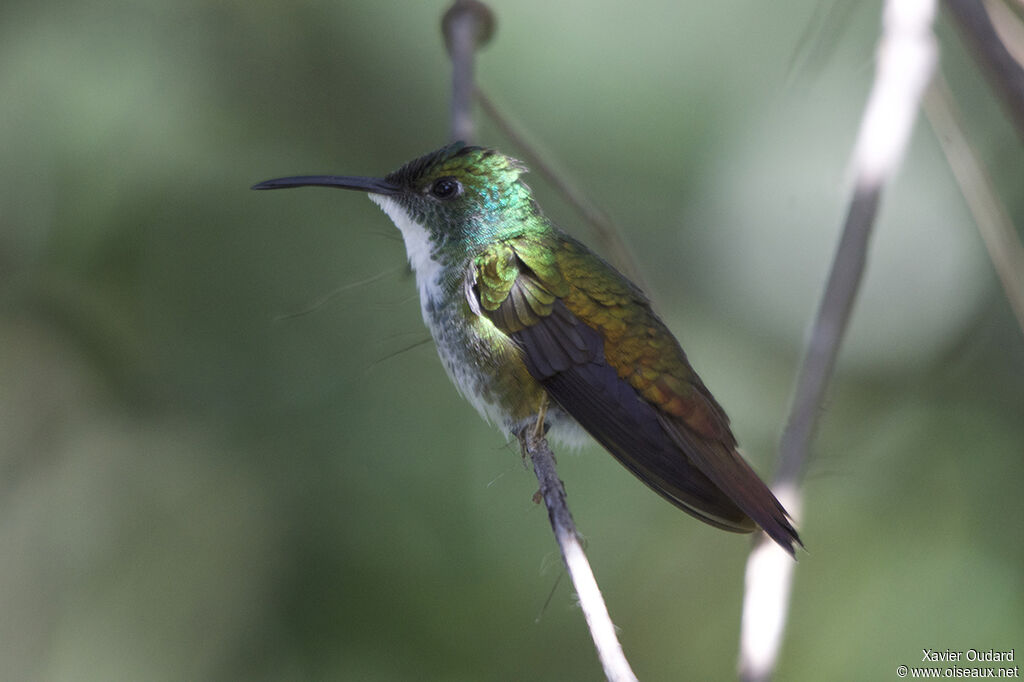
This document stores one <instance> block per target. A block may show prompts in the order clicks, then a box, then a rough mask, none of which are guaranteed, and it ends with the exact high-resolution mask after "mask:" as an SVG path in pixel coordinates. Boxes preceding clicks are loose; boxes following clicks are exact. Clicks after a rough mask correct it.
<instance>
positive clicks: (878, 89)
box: [740, 0, 938, 680]
mask: <svg viewBox="0 0 1024 682" xmlns="http://www.w3.org/2000/svg"><path fill="white" fill-rule="evenodd" d="M934 16H935V0H888V2H886V5H885V9H884V15H883V20H882V38H881V41H880V44H879V48H878V60H877V65H876V71H875V81H874V84H873V86H872V89H871V94H870V96H869V98H868V102H867V105H866V107H865V110H864V115H863V118H862V119H861V128H860V133H859V135H858V138H857V142H856V145H855V147H854V150H853V161H852V171H853V175H854V188H853V197H852V199H851V201H850V207H849V210H848V212H847V216H846V222H845V224H844V226H843V233H842V236H841V238H840V242H839V246H838V247H837V249H836V254H835V257H834V260H833V261H832V269H831V272H830V273H829V278H828V282H827V283H826V285H825V292H824V294H823V296H822V299H821V302H820V304H819V307H818V313H817V316H816V318H815V320H814V325H813V327H812V328H811V333H810V337H809V338H808V342H807V349H806V352H805V355H804V359H803V363H802V364H801V367H800V370H799V373H798V375H797V383H796V389H795V391H794V395H793V403H792V405H791V406H790V417H789V420H788V423H787V424H786V429H785V431H784V432H783V434H782V439H781V442H780V444H779V468H778V472H777V474H776V479H775V490H776V493H777V494H778V495H780V499H782V498H789V499H787V500H785V504H786V505H787V506H788V507H789V509H790V511H791V512H792V513H793V514H794V515H796V514H797V512H798V510H799V509H800V507H801V504H802V497H801V493H800V489H799V487H798V483H799V480H800V478H801V477H802V475H803V471H804V469H805V467H806V463H807V458H808V453H809V449H810V443H811V440H812V438H813V437H814V432H815V427H816V424H817V420H818V412H819V409H820V405H821V404H822V400H823V398H824V395H825V389H826V387H827V386H828V382H829V380H830V378H831V376H832V372H833V369H834V367H835V362H836V357H837V356H838V354H839V346H840V343H841V342H842V338H843V334H844V333H845V330H846V326H847V323H848V322H849V319H850V312H851V310H852V308H853V302H854V300H855V298H856V295H857V290H858V288H859V286H860V282H861V279H862V276H863V273H864V264H865V262H866V259H867V247H868V238H869V237H870V235H871V228H872V225H873V223H874V220H875V215H876V213H877V211H878V204H879V200H880V197H881V192H882V189H883V187H884V185H885V183H886V182H888V181H889V180H890V179H891V177H892V176H893V174H894V173H895V171H896V169H897V168H898V167H899V163H900V161H901V159H902V157H903V152H904V149H905V148H906V144H907V141H908V140H909V138H910V132H911V129H912V128H913V123H914V120H915V118H916V117H917V110H918V107H919V105H920V101H921V97H922V95H923V93H924V90H925V87H926V86H927V85H928V82H929V80H930V79H931V76H932V72H933V70H934V67H935V62H936V60H937V54H938V48H937V47H936V43H935V38H934V35H933V34H932V22H933V20H934ZM771 552H778V553H779V554H782V551H781V550H779V549H777V548H775V547H774V545H773V543H770V542H763V541H762V542H761V543H760V545H759V546H758V547H757V548H755V550H754V552H752V554H751V557H750V559H749V560H748V563H747V594H746V595H745V600H744V613H743V631H742V634H741V641H740V674H741V676H742V678H743V679H745V680H767V679H770V678H771V675H772V672H773V670H774V668H775V661H776V659H777V657H778V651H779V647H780V646H781V642H782V634H783V631H784V629H785V623H786V617H787V612H788V608H789V600H788V597H787V598H777V597H778V595H782V594H784V595H788V591H789V583H790V581H791V580H792V571H793V566H792V564H791V563H787V566H786V567H785V568H782V569H781V570H772V572H771V573H770V574H769V573H768V572H767V571H766V569H775V567H778V566H780V565H781V564H780V562H779V560H778V559H777V558H770V557H769V556H768V553H771ZM783 556H784V555H783Z"/></svg>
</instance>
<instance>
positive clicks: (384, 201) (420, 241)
mask: <svg viewBox="0 0 1024 682" xmlns="http://www.w3.org/2000/svg"><path fill="white" fill-rule="evenodd" d="M368 196H369V197H370V201H372V202H373V203H375V204H377V205H378V206H380V207H381V210H383V211H384V213H386V214H387V216H388V217H389V218H391V221H392V222H394V223H395V227H397V228H398V231H399V232H401V233H402V239H403V241H405V252H406V255H407V256H408V258H409V265H410V266H411V267H412V269H413V272H415V273H416V287H417V288H418V289H419V291H420V302H421V303H422V304H423V305H424V306H426V303H427V300H428V299H431V298H434V297H435V296H436V292H437V289H438V278H439V277H440V275H441V264H440V263H439V262H438V261H436V260H434V257H433V255H432V254H431V250H432V244H431V242H430V232H429V231H428V230H427V228H426V227H424V226H423V225H422V224H421V223H418V222H416V221H415V220H413V219H412V216H410V215H409V212H408V211H406V210H405V209H404V208H403V207H402V205H401V204H399V203H398V202H397V201H395V200H394V199H393V198H392V197H389V196H386V195H384V194H370V195H368Z"/></svg>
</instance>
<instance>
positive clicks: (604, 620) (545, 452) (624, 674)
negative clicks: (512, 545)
mask: <svg viewBox="0 0 1024 682" xmlns="http://www.w3.org/2000/svg"><path fill="white" fill-rule="evenodd" d="M542 424H543V415H541V418H540V419H539V420H538V422H537V427H538V428H532V427H527V428H525V429H523V431H522V433H520V434H519V444H520V446H521V447H522V449H523V454H524V456H525V455H529V456H530V460H531V461H532V462H533V471H534V473H535V474H536V475H537V481H538V482H539V483H540V493H541V495H542V496H543V498H544V504H545V506H546V507H547V509H548V519H549V520H550V521H551V529H552V530H553V531H554V533H555V540H556V541H557V542H558V548H559V550H561V552H562V561H564V562H565V568H566V570H567V571H568V572H569V577H570V578H571V579H572V584H573V586H574V587H575V589H576V595H577V597H578V598H579V602H580V608H581V609H582V610H583V616H584V618H586V621H587V627H588V628H589V629H590V636H591V637H592V638H593V640H594V647H595V648H596V649H597V656H598V658H599V659H600V661H601V667H602V668H604V674H605V677H607V678H608V680H609V681H610V682H631V681H632V682H635V681H636V675H634V674H633V670H632V668H630V666H629V661H627V660H626V655H625V653H623V651H622V645H621V644H620V643H619V639H618V636H617V635H616V634H615V626H614V625H613V624H612V619H611V616H609V615H608V607H607V606H605V603H604V598H603V597H602V596H601V590H600V589H599V588H598V586H597V580H595V579H594V573H593V571H591V569H590V563H589V562H588V561H587V555H586V554H585V553H584V552H583V546H582V545H581V544H580V538H579V535H578V534H577V533H576V524H575V523H574V522H573V520H572V514H570V513H569V507H568V504H567V503H566V499H565V488H564V487H563V486H562V481H561V480H560V479H559V478H558V472H557V471H556V470H555V456H554V455H553V454H552V453H551V450H550V448H549V447H548V442H547V440H546V439H545V438H544V435H543V428H541V426H542Z"/></svg>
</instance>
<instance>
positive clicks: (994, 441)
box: [0, 0, 1024, 680]
mask: <svg viewBox="0 0 1024 682" xmlns="http://www.w3.org/2000/svg"><path fill="white" fill-rule="evenodd" d="M493 7H494V9H495V11H496V12H497V14H498V19H499V27H498V33H497V36H496V38H495V40H494V42H493V43H492V44H491V45H490V46H489V47H488V48H487V49H486V51H485V52H484V53H483V54H482V55H481V58H480V60H479V63H478V76H479V81H480V83H481V86H482V87H483V88H485V89H486V90H487V91H488V93H490V94H491V95H492V97H493V98H494V99H495V100H497V101H498V102H499V103H500V104H501V105H502V106H503V108H505V109H506V110H507V112H508V113H509V114H510V115H512V116H513V117H514V118H516V119H517V120H518V121H519V122H520V123H522V124H524V125H525V126H526V127H527V128H528V129H529V130H530V131H531V133H532V135H533V136H534V138H535V139H537V140H538V141H540V142H541V143H542V145H543V146H544V149H545V150H546V152H547V153H548V154H549V155H550V156H553V157H555V158H557V159H558V160H559V162H560V165H561V166H563V167H564V168H565V169H567V170H568V172H569V173H570V174H571V175H572V176H573V177H574V178H575V179H576V180H577V182H578V184H579V185H581V186H582V187H583V188H585V190H586V191H587V192H588V193H589V194H590V195H591V196H594V197H598V198H599V202H598V203H600V204H601V206H602V207H603V208H605V209H606V210H607V211H608V212H609V213H610V214H611V215H612V216H613V218H614V219H615V220H616V221H617V222H618V223H619V224H620V225H621V226H622V228H623V232H624V236H625V238H626V240H627V241H628V242H629V244H630V245H631V247H632V250H633V251H634V253H635V254H636V256H637V259H638V260H639V261H640V262H641V263H642V264H643V268H644V275H645V277H646V279H647V280H648V282H649V285H650V288H651V290H652V293H653V295H654V297H655V298H656V299H657V301H658V303H659V307H660V309H661V312H662V313H663V315H664V317H665V318H666V321H667V322H668V323H669V325H670V326H671V327H672V328H673V329H674V330H675V331H676V332H677V334H678V335H679V336H680V338H681V340H682V341H683V343H684V345H685V346H686V348H687V351H688V353H689V354H690V358H691V360H692V361H693V362H694V363H695V365H696V366H697V368H698V369H699V370H700V372H701V374H702V375H703V377H704V379H705V381H706V382H707V383H708V385H709V386H710V387H711V388H712V389H713V390H714V391H715V392H716V394H717V396H718V398H719V400H720V401H721V402H722V403H723V404H724V405H725V406H726V408H727V409H728V410H729V412H730V415H731V416H732V420H733V423H734V425H735V429H736V432H737V434H738V436H739V438H740V441H741V443H742V444H743V446H744V449H745V451H746V453H747V454H748V456H749V458H750V459H751V461H752V462H753V463H754V464H755V467H756V468H757V469H759V470H760V471H761V472H763V473H765V474H770V472H771V470H772V462H773V459H774V452H775V445H776V443H777V440H778V436H779V434H780V432H781V428H782V423H783V421H784V418H785V412H786V409H787V404H788V399H789V395H790V391H791V387H792V383H793V375H794V371H795V368H796V364H797V362H798V359H799V355H800V352H801V345H802V341H803V336H804V330H805V329H806V327H807V325H808V323H809V321H810V319H811V315H812V313H813V310H814V307H815V304H816V301H817V298H818V296H819V292H820V289H821V285H822V282H823V281H824V277H825V274H826V272H827V267H828V263H829V259H830V255H831V251H832V249H833V247H834V244H835V242H836V238H837V234H838V230H839V224H840V222H841V220H842V218H843V215H844V203H845V201H846V198H847V194H848V190H849V185H848V177H847V174H846V172H847V166H846V164H847V162H848V158H849V154H850V148H851V145H852V143H853V140H854V137H855V135H856V128H857V122H858V118H859V115H860V110H861V107H862V104H863V102H864V99H865V97H866V95H867V92H868V88H869V85H870V79H871V77H872V74H873V58H874V57H873V55H874V50H875V45H876V40H877V31H878V25H879V12H880V7H879V3H877V2H862V3H842V2H837V3H831V4H830V3H824V4H821V3H817V2H811V1H805V2H792V3H784V4H778V3H760V2H753V1H750V0H745V1H738V0H731V1H726V2H716V3H699V2H693V3H677V2H648V3H643V5H642V6H639V7H638V6H635V5H629V4H628V3H621V2H605V1H603V0H589V1H588V2H582V1H575V0H574V1H571V2H561V3H550V2H541V1H540V0H518V1H517V2H515V3H512V2H495V3H494V5H493ZM445 8H446V3H445V2H442V1H440V0H432V1H430V2H420V3H381V2H372V1H370V0H365V1H364V0H360V1H358V2H325V1H319V0H318V1H299V2H290V3H270V2H229V1H222V2H210V1H205V2H199V1H196V0H191V1H190V0H182V1H179V2H167V1H165V0H133V1H132V2H88V1H85V2H82V1H78V2H72V1H69V0H51V1H50V2H46V3H37V2H26V1H24V0H7V2H5V3H4V4H3V5H2V6H0V64H2V66H0V149H2V155H0V185H2V187H3V190H2V191H0V287H2V289H0V548H2V550H0V678H2V679H4V680H186V679H187V680H241V679H245V680H286V679H287V680H293V679H294V680H299V679H301V680H349V679H352V680H398V679H418V680H595V679H599V677H600V669H599V667H598V665H597V663H596V660H595V657H594V654H593V652H592V648H591V644H590V641H589V637H588V635H587V632H586V630H585V627H584V623H583V619H582V616H581V614H580V613H579V611H578V609H577V608H576V606H575V605H574V597H573V594H572V590H571V587H570V585H569V583H568V580H567V579H566V578H565V577H564V576H562V570H561V566H560V563H559V559H558V555H557V550H556V547H555V544H554V541H553V539H552V537H551V533H550V530H549V528H548V525H547V518H546V514H545V512H544V510H543V508H541V507H538V506H536V505H534V504H533V503H532V502H531V496H532V494H533V492H534V491H535V489H536V481H535V480H534V478H533V476H532V473H531V472H530V471H528V470H527V469H526V468H525V467H524V466H523V464H522V463H521V461H520V456H519V454H518V451H517V448H516V447H515V446H513V445H508V444H506V442H505V439H504V437H503V436H502V435H501V434H499V433H498V432H497V431H496V430H494V429H492V428H490V427H488V426H487V425H486V424H484V423H483V422H481V421H480V420H479V419H478V418H477V417H476V415H475V414H474V412H473V410H472V408H470V407H469V406H468V405H467V404H465V403H464V402H463V401H461V400H460V399H459V398H458V396H457V394H456V393H455V390H454V389H453V388H452V387H451V385H450V384H449V382H448V379H447V377H446V376H445V374H444V372H443V370H442V368H441V366H440V363H439V362H438V360H437V358H436V354H435V352H434V349H433V347H432V346H431V345H430V344H423V343H421V342H422V341H424V340H426V339H427V334H426V331H425V329H424V327H423V325H422V322H421V321H420V314H419V304H418V302H417V301H416V298H415V287H414V284H413V281H412V278H411V276H410V274H409V273H408V272H407V270H406V269H405V268H403V267H402V266H403V264H404V257H405V254H404V249H403V246H402V244H401V241H400V238H399V235H398V232H397V230H395V229H394V228H393V226H392V225H391V224H390V223H389V221H388V220H387V219H386V218H385V217H384V216H383V215H382V214H381V213H380V211H379V210H378V209H377V208H376V207H374V206H373V205H372V204H371V203H370V202H368V201H366V200H365V199H364V198H361V197H359V196H358V195H355V194H350V193H342V192H331V191H327V190H323V191H316V190H308V191H295V192H283V193H270V194H257V193H254V192H251V191H249V189H248V187H249V186H250V185H251V184H253V183H254V182H257V181H260V180H263V179H266V178H268V177H275V176H281V175H291V174H303V173H320V172H327V173H348V174H368V175H369V174H383V173H385V172H388V171H390V170H392V169H394V168H396V167H397V166H398V165H400V164H401V163H403V162H404V161H406V160H407V159H409V158H412V157H414V156H417V155H419V154H421V153H424V152H427V151H430V150H432V149H434V148H436V147H438V146H440V145H441V144H442V143H443V142H445V141H446V136H447V130H448V123H447V106H448V94H449V78H450V76H449V67H448V63H447V58H446V55H445V53H444V50H443V47H442V42H441V38H440V34H439V30H438V25H439V20H440V16H441V14H442V12H443V11H444V9H445ZM937 30H938V33H939V35H940V39H941V42H942V50H943V52H942V59H943V68H944V70H945V72H946V74H947V76H948V78H949V80H950V81H951V83H952V87H953V89H954V91H955V93H956V95H957V99H958V101H959V102H960V105H961V106H962V107H963V108H964V116H965V122H966V125H967V130H968V134H969V135H970V137H971V140H972V141H973V142H974V143H975V145H976V146H977V148H978V150H979V152H980V153H981V155H982V156H983V158H984V159H985V162H986V163H987V164H988V168H989V171H990V173H991V175H992V177H993V178H995V181H996V184H997V187H998V189H999V190H1000V191H1001V194H1002V196H1003V198H1004V200H1005V201H1006V202H1007V205H1008V209H1009V211H1010V213H1011V215H1012V216H1013V218H1014V220H1015V222H1016V224H1017V225H1021V224H1024V193H1022V192H1021V187H1024V163H1022V149H1021V145H1020V143H1019V139H1018V138H1016V137H1015V136H1014V134H1013V131H1012V130H1011V129H1010V127H1009V126H1008V124H1007V123H1006V122H1005V119H1004V117H1003V115H1002V113H1001V111H1000V110H999V108H998V106H997V105H996V103H995V102H994V100H993V99H992V97H991V96H990V94H989V92H988V90H987V88H986V86H985V83H984V81H983V80H982V78H981V77H980V75H978V73H977V71H976V70H975V68H974V67H973V65H972V64H971V62H970V60H969V59H968V58H967V55H966V54H965V53H964V51H963V50H962V48H961V46H960V44H959V42H958V40H957V36H956V35H955V33H954V32H953V31H952V30H951V28H950V26H949V25H948V24H947V23H946V22H945V21H940V23H939V25H938V29H937ZM480 141H481V142H483V143H485V144H489V145H493V146H497V147H499V148H501V149H503V150H506V151H509V152H510V153H513V154H514V153H515V151H516V150H515V149H514V148H512V147H511V146H510V144H509V142H508V140H507V139H505V138H504V137H502V135H501V134H500V132H499V131H498V130H497V129H496V128H495V126H493V125H492V124H489V123H487V122H482V123H481V127H480ZM531 177H532V184H533V186H534V187H535V189H536V192H537V195H538V197H539V200H540V203H541V204H542V205H543V206H544V207H545V208H546V210H547V211H548V213H549V214H550V215H551V216H552V217H553V218H554V219H555V220H556V221H557V222H559V223H560V224H562V225H563V226H565V227H566V228H568V229H569V231H570V232H573V233H575V234H576V235H578V236H580V237H581V238H583V239H584V240H586V241H591V242H593V236H592V235H591V234H590V233H589V232H588V230H587V228H586V227H585V226H584V225H583V224H582V223H581V221H580V220H579V219H578V217H577V216H576V215H575V214H574V213H573V212H572V211H571V210H570V209H569V208H568V207H567V205H566V204H565V203H564V201H562V200H561V199H560V198H559V197H558V196H557V194H556V193H555V192H554V191H553V190H552V189H551V188H550V187H549V186H548V185H547V184H546V183H545V182H543V181H542V179H541V178H540V177H539V176H537V175H533V176H531ZM867 278H868V281H867V284H866V287H865V289H864V290H863V292H862V296H861V298H860V300H859V302H858V305H857V307H856V310H855V316H854V319H853V323H852V325H851V330H850V337H849V342H848V344H847V345H846V346H844V349H843V353H842V356H841V361H840V366H839V368H838V375H837V377H836V381H835V383H834V384H833V386H832V389H831V391H830V393H829V400H828V402H827V404H826V405H825V406H824V407H823V410H822V427H821V432H820V436H819V438H818V440H817V443H816V447H815V459H814V461H813V464H812V465H811V468H810V471H809V473H808V478H807V502H806V507H805V513H804V516H803V518H802V519H800V527H801V532H802V534H803V537H804V539H805V542H806V545H807V548H808V551H807V553H804V554H802V555H801V557H800V566H799V568H798V571H797V574H796V582H795V586H794V599H793V611H792V625H791V629H790V632H789V635H788V640H787V643H786V645H785V648H784V651H783V654H782V660H781V663H780V669H779V676H778V677H779V679H784V680H821V679H831V680H862V679H895V678H894V675H893V673H894V670H895V667H896V666H897V665H898V664H901V663H906V664H911V665H913V664H914V663H915V662H916V661H919V660H920V656H921V653H920V652H921V649H922V648H925V647H928V648H935V649H942V648H946V647H948V648H951V649H954V650H965V649H967V648H970V647H974V648H979V649H988V648H996V649H1007V648H1011V647H1016V650H1017V652H1018V656H1019V655H1022V654H1021V651H1022V650H1024V543H1022V528H1024V494H1022V493H1021V485H1022V484H1024V342H1022V338H1021V332H1020V329H1019V328H1018V327H1017V326H1016V323H1015V321H1014V319H1013V317H1012V315H1011V313H1010V309H1009V306H1008V304H1007V303H1006V300H1005V298H1004V296H1003V294H1002V292H1001V290H1000V288H999V285H998V282H997V281H996V278H995V276H994V274H993V271H992V268H991V266H990V265H989V262H988V259H987V257H986V255H985V252H984V249H983V246H982V244H981V240H980V239H979V237H978V234H977V231H976V229H975V227H974V225H973V222H972V220H971V218H970V216H969V214H968V212H967V210H966V208H965V206H964V202H963V200H962V199H961V197H960V194H959V191H958V189H957V187H956V185H955V183H954V181H953V179H952V176H951V173H950V171H949V170H948V167H947V166H946V164H945V161H944V159H943V156H942V154H941V151H940V150H939V148H938V146H937V143H936V140H935V137H934V135H933V133H932V132H931V130H930V129H929V128H928V126H927V123H926V122H924V121H923V120H922V121H920V122H919V125H918V127H917V130H916V133H915V136H914V139H913V142H912V144H911V148H910V152H909V159H908V161H907V163H906V164H905V166H904V168H903V171H902V172H901V174H900V176H899V179H898V180H897V181H896V182H895V184H894V185H893V186H892V187H891V188H889V190H888V191H887V193H886V196H885V199H884V203H883V206H882V213H881V219H880V223H879V225H878V226H877V233H876V238H875V239H874V241H873V244H872V251H871V261H870V263H869V267H868V273H867ZM368 279H369V280H371V281H369V282H365V283H362V284H356V283H359V282H363V281H364V280H368ZM351 284H356V286H352V287H350V288H348V289H344V290H342V291H340V292H338V293H337V294H336V295H335V296H334V297H332V298H330V300H328V301H327V302H325V303H323V304H322V305H319V307H317V308H316V309H315V310H314V311H312V312H310V313H309V314H306V315H302V316H299V317H290V318H287V319H280V318H281V316H283V315H287V314H289V313H293V312H296V311H300V310H302V309H304V308H306V307H307V306H308V305H309V304H310V303H311V302H315V301H317V300H318V299H320V298H321V297H324V296H325V295H327V294H329V293H331V292H332V291H335V290H337V289H338V288H339V287H343V286H345V285H351ZM560 454H561V456H560V458H559V465H560V473H561V476H562V478H563V479H564V480H565V481H566V485H567V489H568V492H569V498H570V503H571V505H572V508H573V511H574V514H575V516H576V519H577V522H578V523H579V525H580V528H581V530H582V531H583V533H585V534H586V536H587V539H588V543H589V544H588V548H589V553H590V557H591V560H592V562H593V565H594V569H595V572H596V574H597V577H598V580H599V581H600V583H601V585H602V587H603V589H604V592H605V595H606V597H607V600H608V603H609V608H610V610H611V612H612V616H613V618H614V619H615V621H616V624H617V625H618V626H619V627H620V628H621V637H622V641H623V644H624V646H625V649H626V652H627V654H628V655H629V656H630V658H631V660H632V663H633V665H634V668H635V670H636V672H637V673H638V675H639V676H640V678H641V679H644V680H678V679H728V678H730V677H732V676H733V675H734V670H735V660H736V648H737V637H738V634H737V633H738V629H739V614H740V601H741V596H742V577H743V567H744V559H745V556H746V552H747V549H748V546H749V545H748V541H747V540H746V539H745V538H743V537H739V536H734V535H730V534H726V533H721V532H719V531H715V530H713V529H711V528H709V527H706V526H704V525H702V524H699V523H697V522H695V521H694V520H692V519H691V518H690V517H688V516H686V515H684V514H681V513H679V512H678V511H677V510H676V509H674V508H673V507H671V506H670V505H668V504H666V503H665V502H664V501H662V500H661V499H660V498H658V497H657V496H655V495H653V494H651V493H650V492H649V491H648V490H647V489H646V488H644V487H643V486H642V485H641V484H640V483H638V482H637V481H636V480H634V479H633V477H632V476H630V475H629V474H628V473H627V472H626V471H625V470H624V469H622V468H621V467H620V466H619V465H618V464H616V463H615V462H614V461H613V460H612V459H611V457H609V456H607V455H606V454H605V453H603V452H602V451H600V450H598V449H597V448H596V447H589V448H586V449H584V450H583V451H582V452H580V453H577V454H574V453H568V452H565V453H560ZM549 597H550V599H549Z"/></svg>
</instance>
